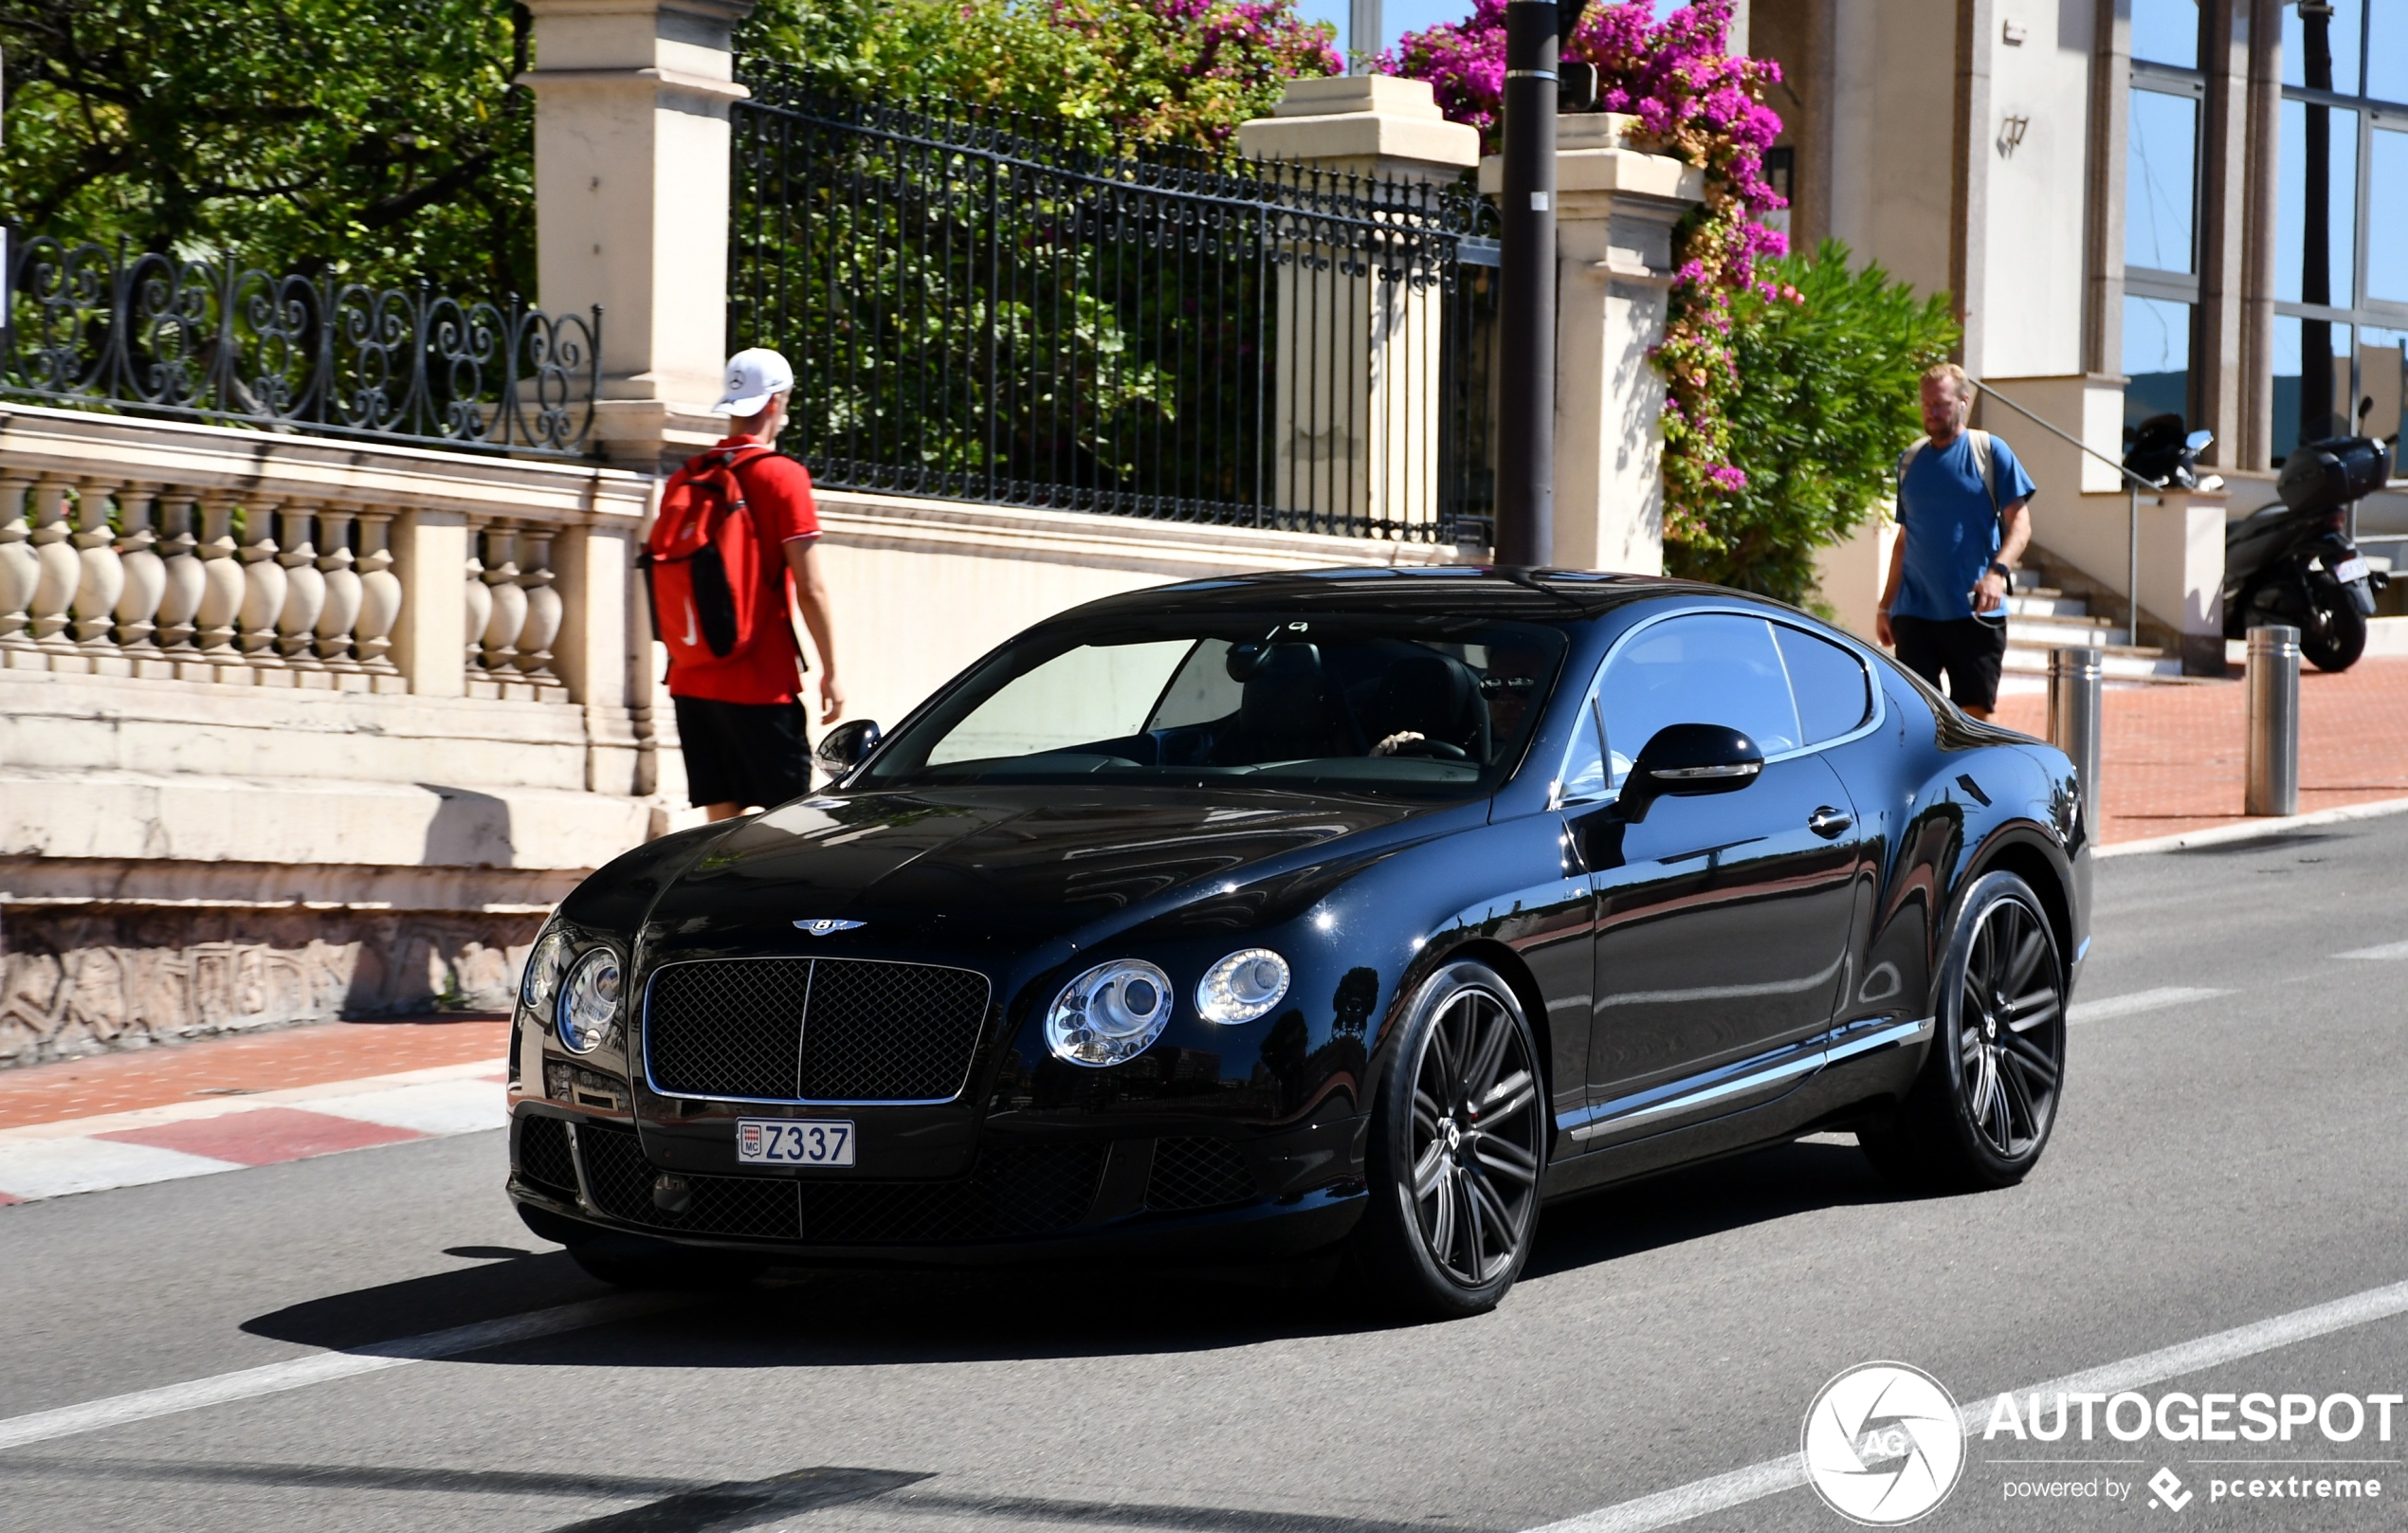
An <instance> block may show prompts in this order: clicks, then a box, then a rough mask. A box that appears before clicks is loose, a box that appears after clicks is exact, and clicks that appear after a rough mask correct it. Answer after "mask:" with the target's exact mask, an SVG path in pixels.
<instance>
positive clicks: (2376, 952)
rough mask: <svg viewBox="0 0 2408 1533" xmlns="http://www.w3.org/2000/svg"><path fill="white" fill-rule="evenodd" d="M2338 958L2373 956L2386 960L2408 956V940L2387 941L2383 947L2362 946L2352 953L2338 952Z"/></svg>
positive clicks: (2373, 957)
mask: <svg viewBox="0 0 2408 1533" xmlns="http://www.w3.org/2000/svg"><path fill="white" fill-rule="evenodd" d="M2333 957H2335V958H2372V959H2374V960H2375V961H2376V962H2378V963H2381V962H2385V961H2388V960H2389V959H2392V958H2408V942H2385V943H2384V944H2383V945H2382V946H2381V947H2362V948H2359V949H2357V950H2356V951H2354V952H2350V953H2336V954H2334V955H2333Z"/></svg>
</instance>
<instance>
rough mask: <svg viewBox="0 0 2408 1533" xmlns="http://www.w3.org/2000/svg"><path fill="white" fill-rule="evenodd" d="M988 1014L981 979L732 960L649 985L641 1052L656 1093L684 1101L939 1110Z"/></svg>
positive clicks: (829, 963) (821, 962)
mask: <svg viewBox="0 0 2408 1533" xmlns="http://www.w3.org/2000/svg"><path fill="white" fill-rule="evenodd" d="M986 1013H987V978H986V976H984V975H981V974H977V973H975V972H973V971H971V970H968V969H947V968H940V967H938V966H936V965H933V964H924V963H881V962H875V961H871V960H867V959H859V958H821V959H818V960H817V961H816V962H814V961H813V960H812V959H809V958H729V959H723V960H714V961H708V962H702V963H679V964H672V965H670V966H669V967H667V968H666V969H663V970H662V971H661V972H660V973H659V974H658V975H656V976H653V979H652V987H651V996H650V1000H649V1003H648V1006H647V1008H646V1024H645V1025H646V1033H645V1043H646V1049H647V1057H648V1060H649V1061H650V1064H651V1070H652V1080H653V1084H655V1085H656V1086H659V1087H660V1088H661V1089H662V1090H664V1091H672V1092H677V1093H679V1094H681V1095H688V1096H703V1097H750V1098H755V1099H759V1100H765V1101H775V1102H788V1101H806V1102H911V1101H945V1100H948V1099H950V1098H952V1097H954V1096H956V1095H958V1094H959V1092H960V1090H961V1087H962V1084H963V1080H964V1077H966V1076H967V1075H968V1073H969V1070H970V1058H971V1055H972V1054H973V1053H974V1052H975V1051H976V1049H977V1047H978V1034H979V1030H980V1028H981V1026H982V1025H983V1023H984V1022H985V1020H986ZM798 1030H799V1032H800V1036H799V1038H798V1037H797V1031H798Z"/></svg>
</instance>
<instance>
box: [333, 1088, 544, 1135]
mask: <svg viewBox="0 0 2408 1533" xmlns="http://www.w3.org/2000/svg"><path fill="white" fill-rule="evenodd" d="M297 1105H301V1106H305V1107H307V1108H308V1109H309V1110H310V1111H311V1112H322V1113H331V1114H333V1115H334V1116H335V1117H337V1118H353V1119H357V1120H358V1121H360V1122H369V1123H382V1124H384V1125H385V1126H386V1127H387V1128H409V1129H415V1130H416V1131H417V1132H419V1133H421V1134H474V1133H477V1132H479V1131H480V1130H483V1129H487V1128H507V1127H509V1126H510V1103H509V1099H508V1097H507V1096H506V1095H505V1094H504V1092H503V1088H502V1085H501V1084H500V1083H499V1082H495V1081H477V1080H469V1081H440V1082H433V1083H429V1085H426V1086H400V1087H397V1088H394V1089H390V1090H384V1091H362V1092H356V1093H353V1094H350V1095H346V1096H339V1097H313V1098H311V1099H310V1100H309V1101H308V1102H306V1103H301V1104H297Z"/></svg>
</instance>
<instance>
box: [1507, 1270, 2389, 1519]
mask: <svg viewBox="0 0 2408 1533" xmlns="http://www.w3.org/2000/svg"><path fill="white" fill-rule="evenodd" d="M2403 1314H2408V1283H2394V1284H2390V1285H2388V1286H2386V1287H2380V1288H2368V1289H2367V1290H2365V1291H2364V1292H2363V1293H2353V1294H2351V1295H2349V1296H2348V1297H2347V1298H2344V1299H2335V1300H2333V1301H2332V1302H2331V1303H2329V1304H2322V1305H2309V1306H2308V1308H2306V1309H2295V1310H2293V1311H2291V1312H2290V1313H2289V1314H2288V1315H2276V1316H2274V1317H2273V1318H2271V1320H2261V1321H2258V1322H2256V1323H2253V1324H2250V1325H2241V1326H2236V1327H2235V1328H2234V1329H2232V1330H2229V1331H2218V1332H2216V1334H2215V1335H2213V1336H2202V1337H2200V1338H2198V1340H2197V1341H2182V1342H2178V1343H2177V1344H2175V1345H2173V1346H2170V1347H2162V1348H2160V1349H2159V1350H2157V1351H2155V1352H2143V1353H2142V1354H2141V1355H2140V1356H2138V1357H2135V1358H2125V1360H2122V1361H2121V1362H2110V1363H2107V1364H2105V1365H2104V1366H2101V1367H2097V1368H2090V1369H2086V1370H2084V1371H2083V1372H2081V1373H2078V1374H2068V1375H2066V1376H2065V1377H2064V1378H2052V1379H2049V1380H2047V1381H2045V1382H2042V1383H2037V1384H2027V1385H2024V1386H2023V1387H2021V1388H2019V1389H2016V1390H2013V1391H2011V1392H2010V1393H2012V1394H2016V1395H2031V1394H2040V1395H2054V1394H2056V1393H2058V1392H2059V1391H2064V1392H2065V1393H2067V1394H2074V1393H2077V1392H2084V1391H2096V1392H2098V1393H2101V1394H2107V1395H2112V1394H2116V1393H2118V1392H2119V1391H2122V1390H2127V1389H2141V1388H2143V1387H2145V1386H2147V1385H2150V1384H2158V1383H2162V1382H2164V1381H2165V1380H2166V1379H2169V1378H2181V1377H2183V1376H2184V1375H2186V1374H2195V1373H2199V1372H2201V1371H2203V1370H2205V1369H2209V1368H2215V1367H2219V1366H2221V1365H2222V1364H2225V1363H2228V1362H2237V1361H2239V1360H2242V1359H2243V1358H2254V1357H2257V1356H2259V1355H2260V1354H2262V1353H2267V1352H2274V1351H2278V1350H2280V1349H2281V1348H2284V1347H2287V1346H2294V1345H2297V1344H2298V1343H2299V1342H2302V1341H2313V1340H2315V1339H2316V1338H2317V1337H2320V1336H2330V1335H2332V1334H2333V1333H2334V1332H2336V1331H2345V1330H2351V1329H2354V1328H2355V1327H2357V1326H2360V1325H2369V1324H2372V1323H2375V1322H2376V1321H2381V1320H2390V1319H2392V1318H2393V1317H2395V1316H2398V1315H2403ZM1997 1403H1998V1396H1995V1395H1984V1396H1981V1397H1980V1398H1979V1399H1978V1400H1975V1401H1974V1402H1973V1403H1972V1404H1970V1405H1967V1406H1964V1407H1963V1408H1962V1409H1961V1410H1960V1411H1959V1413H1958V1419H1959V1421H1960V1422H1961V1425H1962V1426H1963V1428H1964V1433H1965V1435H1966V1436H1968V1437H1970V1436H1972V1435H1973V1434H1974V1433H1978V1432H1979V1431H1981V1430H1982V1428H1983V1427H1985V1426H1987V1425H1988V1424H1989V1421H1990V1413H1991V1409H1992V1407H1993V1406H1995V1405H1996V1404H1997ZM1805 1408H1806V1402H1805V1401H1803V1400H1801V1401H1799V1402H1798V1409H1799V1411H1800V1412H1801V1413H1802V1412H1803V1411H1804V1410H1805ZM1805 1483H1806V1468H1805V1464H1804V1463H1803V1461H1802V1460H1801V1459H1800V1458H1799V1457H1798V1455H1797V1454H1796V1453H1784V1454H1782V1455H1781V1456H1780V1457H1779V1458H1768V1459H1766V1460H1765V1461H1764V1462H1762V1463H1761V1464H1751V1465H1749V1466H1748V1467H1747V1468H1745V1469H1732V1470H1730V1471H1729V1472H1727V1473H1724V1474H1717V1475H1712V1476H1710V1477H1708V1478H1706V1479H1703V1480H1692V1481H1691V1482H1689V1483H1688V1484H1687V1485H1684V1486H1675V1487H1672V1488H1671V1489H1669V1490H1659V1491H1657V1492H1655V1493H1654V1494H1653V1495H1650V1496H1641V1497H1639V1498H1637V1499H1636V1500H1634V1501H1625V1502H1619V1503H1617V1504H1615V1505H1614V1506H1604V1507H1600V1508H1598V1509H1597V1510H1596V1511H1593V1512H1583V1513H1581V1514H1580V1515H1579V1516H1578V1517H1567V1518H1565V1519H1564V1520H1563V1521H1561V1522H1560V1523H1549V1524H1546V1525H1545V1526H1543V1527H1540V1528H1535V1529H1532V1530H1531V1533H1648V1530H1649V1529H1651V1528H1659V1527H1669V1526H1671V1525H1672V1524H1676V1523H1686V1522H1687V1521H1689V1520H1690V1519H1691V1518H1696V1517H1704V1516H1705V1515H1706V1514H1707V1513H1708V1512H1719V1511H1727V1510H1729V1509H1730V1508H1731V1507H1734V1506H1746V1505H1748V1504H1749V1503H1750V1502H1756V1501H1761V1500H1763V1499H1764V1498H1765V1497H1767V1496H1775V1495H1779V1494H1780V1493H1781V1492H1782V1491H1784V1490H1794V1489H1797V1488H1798V1487H1801V1486H1803V1485H1805Z"/></svg>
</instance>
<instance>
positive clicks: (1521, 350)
mask: <svg viewBox="0 0 2408 1533" xmlns="http://www.w3.org/2000/svg"><path fill="white" fill-rule="evenodd" d="M1587 4H1588V0H1568V3H1567V4H1564V5H1560V6H1559V5H1555V4H1553V3H1552V0H1506V5H1505V175H1504V183H1505V208H1504V213H1505V228H1504V243H1505V250H1504V257H1503V266H1502V268H1501V269H1500V271H1499V273H1498V276H1499V280H1500V282H1501V283H1502V287H1503V290H1502V292H1501V293H1500V294H1499V301H1498V309H1499V314H1498V323H1497V366H1498V371H1499V374H1500V375H1499V378H1498V404H1499V406H1500V407H1501V408H1500V411H1499V413H1500V416H1501V417H1502V418H1501V420H1500V422H1499V429H1498V432H1497V550H1496V557H1497V562H1498V563H1500V564H1524V565H1527V564H1544V563H1546V562H1547V560H1548V557H1549V554H1550V551H1551V550H1552V549H1553V547H1554V543H1555V114H1556V109H1557V106H1558V98H1557V86H1558V82H1559V78H1560V71H1559V69H1558V63H1557V61H1558V58H1559V56H1560V53H1561V51H1562V45H1563V39H1564V38H1565V37H1566V36H1568V35H1570V33H1571V31H1572V28H1573V27H1576V26H1578V24H1579V20H1580V12H1581V11H1582V10H1583V9H1586V8H1587Z"/></svg>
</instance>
